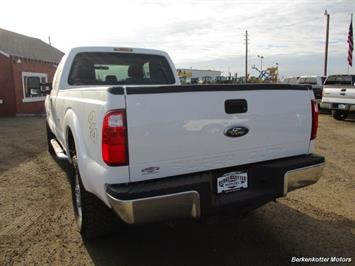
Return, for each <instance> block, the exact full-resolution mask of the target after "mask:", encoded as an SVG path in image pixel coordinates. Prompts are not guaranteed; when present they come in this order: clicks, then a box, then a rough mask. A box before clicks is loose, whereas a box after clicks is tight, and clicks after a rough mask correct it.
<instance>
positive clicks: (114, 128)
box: [102, 110, 128, 166]
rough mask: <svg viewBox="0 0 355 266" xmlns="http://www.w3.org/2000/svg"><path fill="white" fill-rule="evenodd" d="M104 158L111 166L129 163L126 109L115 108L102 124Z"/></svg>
mask: <svg viewBox="0 0 355 266" xmlns="http://www.w3.org/2000/svg"><path fill="white" fill-rule="evenodd" d="M102 159H103V160H104V162H105V163H106V164H107V165H110V166H122V165H127V164H128V145H127V126H126V112H125V110H114V111H110V112H108V113H107V114H106V115H105V118H104V121H103V125H102Z"/></svg>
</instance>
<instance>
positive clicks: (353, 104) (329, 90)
mask: <svg viewBox="0 0 355 266" xmlns="http://www.w3.org/2000/svg"><path fill="white" fill-rule="evenodd" d="M321 107H322V108H327V109H330V110H332V115H333V117H334V118H335V119H337V120H344V119H346V117H347V116H348V115H349V113H350V112H354V111H355V75H331V76H329V77H328V78H327V79H326V81H325V84H324V89H323V97H322V103H321Z"/></svg>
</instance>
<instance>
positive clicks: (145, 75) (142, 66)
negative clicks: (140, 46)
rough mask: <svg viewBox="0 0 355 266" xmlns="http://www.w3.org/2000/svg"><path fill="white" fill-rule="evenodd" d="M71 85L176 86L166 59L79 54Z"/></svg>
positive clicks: (122, 54) (74, 64)
mask: <svg viewBox="0 0 355 266" xmlns="http://www.w3.org/2000/svg"><path fill="white" fill-rule="evenodd" d="M68 83H69V84H70V85H133V84H134V85H149V84H174V83H175V78H174V75H173V73H172V71H171V68H170V66H169V63H168V61H167V60H166V58H165V57H163V56H159V55H147V54H127V53H100V52H98V53H90V52H88V53H79V54H77V55H76V57H75V59H74V61H73V64H72V68H71V71H70V75H69V80H68Z"/></svg>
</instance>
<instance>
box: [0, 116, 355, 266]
mask: <svg viewBox="0 0 355 266" xmlns="http://www.w3.org/2000/svg"><path fill="white" fill-rule="evenodd" d="M354 143H355V117H354V118H353V119H348V120H347V121H335V120H334V119H332V118H331V117H330V116H329V115H321V116H320V128H319V133H318V141H317V145H316V152H317V153H319V154H322V155H324V156H325V157H326V160H327V163H326V167H325V171H324V174H323V176H322V178H321V180H320V181H319V182H318V183H317V184H315V185H313V186H310V187H307V188H305V189H302V190H297V191H294V192H291V193H290V194H289V195H288V196H287V197H286V198H282V199H279V200H277V201H276V202H271V203H269V204H267V205H265V206H263V207H261V208H259V209H257V210H256V211H254V212H252V213H251V214H250V215H249V216H248V217H246V218H244V219H237V218H233V217H229V218H225V217H224V218H222V217H221V218H217V219H213V220H211V221H209V222H207V223H197V222H194V221H186V222H179V223H176V224H155V225H144V226H124V227H118V228H117V232H115V233H113V234H112V235H111V236H109V237H106V238H102V239H99V240H96V241H93V242H83V240H82V239H81V237H80V235H79V233H78V232H77V230H76V225H75V222H74V218H73V212H72V205H71V195H70V186H69V182H68V180H67V178H66V174H65V173H64V172H63V170H62V169H61V168H60V167H59V166H58V165H57V163H56V162H55V161H53V159H52V158H51V157H50V156H49V155H48V153H47V152H46V149H47V147H46V141H45V119H44V118H39V117H26V118H2V119H0V195H1V197H0V265H48V264H51V265H86V264H88V265H91V264H96V265H132V266H133V265H236V264H242V265H245V264H248V265H285V264H287V263H289V262H290V261H291V258H292V257H293V256H295V257H319V256H324V257H331V256H337V257H351V258H352V261H353V262H354V260H355V163H354V161H355V146H354Z"/></svg>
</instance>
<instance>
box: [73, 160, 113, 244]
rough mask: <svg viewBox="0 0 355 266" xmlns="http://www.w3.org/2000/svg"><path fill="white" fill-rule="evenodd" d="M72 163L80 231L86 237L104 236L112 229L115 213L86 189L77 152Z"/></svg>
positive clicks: (76, 215)
mask: <svg viewBox="0 0 355 266" xmlns="http://www.w3.org/2000/svg"><path fill="white" fill-rule="evenodd" d="M72 165H73V168H74V169H73V180H72V184H73V185H72V199H73V208H74V216H75V220H76V222H77V225H78V228H79V232H80V234H81V236H82V237H83V238H84V239H93V238H97V237H100V236H104V235H106V234H108V233H109V232H111V231H112V228H113V223H114V214H113V212H112V210H111V209H110V208H108V207H107V206H106V205H105V204H104V203H103V202H102V201H101V200H100V199H99V198H97V197H96V196H95V195H94V194H92V193H90V192H87V191H86V190H85V188H84V186H83V183H82V181H81V177H80V172H79V168H78V163H77V156H76V154H74V156H73V157H72Z"/></svg>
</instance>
